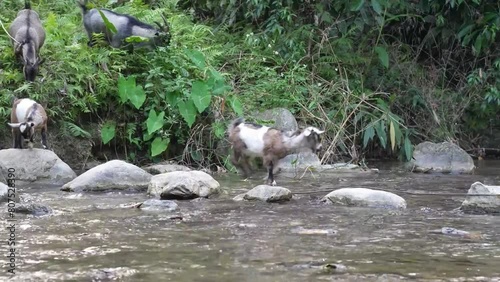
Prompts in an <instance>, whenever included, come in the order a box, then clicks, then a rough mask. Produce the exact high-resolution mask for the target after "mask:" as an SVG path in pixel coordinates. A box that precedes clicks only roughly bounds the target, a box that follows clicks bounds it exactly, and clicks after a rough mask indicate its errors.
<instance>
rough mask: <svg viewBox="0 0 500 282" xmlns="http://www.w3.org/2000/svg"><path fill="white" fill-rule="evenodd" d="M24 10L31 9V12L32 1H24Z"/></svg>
mask: <svg viewBox="0 0 500 282" xmlns="http://www.w3.org/2000/svg"><path fill="white" fill-rule="evenodd" d="M24 9H30V10H31V3H30V0H24Z"/></svg>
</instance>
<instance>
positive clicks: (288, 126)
mask: <svg viewBox="0 0 500 282" xmlns="http://www.w3.org/2000/svg"><path fill="white" fill-rule="evenodd" d="M255 118H256V119H261V120H269V121H274V124H271V125H269V126H273V127H276V128H279V129H281V130H285V131H290V130H297V129H298V128H299V126H298V125H297V121H296V120H295V117H294V116H293V114H292V113H291V112H290V111H289V110H287V109H285V108H274V109H270V110H266V111H264V112H261V113H257V114H255Z"/></svg>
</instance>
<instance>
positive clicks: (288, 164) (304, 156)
mask: <svg viewBox="0 0 500 282" xmlns="http://www.w3.org/2000/svg"><path fill="white" fill-rule="evenodd" d="M277 167H278V168H279V169H280V170H281V171H294V170H296V169H299V170H302V169H307V168H312V169H318V168H321V161H320V159H319V157H318V156H317V155H316V154H314V153H313V152H309V151H305V152H300V153H298V154H290V155H288V156H286V157H284V158H283V159H281V160H279V161H278V165H277Z"/></svg>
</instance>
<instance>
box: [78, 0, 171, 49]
mask: <svg viewBox="0 0 500 282" xmlns="http://www.w3.org/2000/svg"><path fill="white" fill-rule="evenodd" d="M87 2H88V1H87V0H84V1H83V2H81V0H78V4H79V5H80V7H81V8H82V14H83V26H84V27H85V30H86V31H87V35H88V38H89V41H88V45H89V46H92V45H93V44H94V43H93V42H92V41H93V39H92V35H93V34H94V33H96V34H104V35H105V37H106V40H107V42H108V43H109V44H110V45H111V46H112V47H114V48H120V47H122V46H124V45H125V44H126V42H124V40H125V39H126V38H127V37H130V36H140V37H144V38H146V39H147V40H148V41H145V42H140V43H135V44H134V46H135V47H149V48H153V47H154V46H161V45H163V46H168V44H169V42H170V31H169V29H170V28H169V25H168V22H167V19H166V18H165V16H164V15H162V19H163V23H164V25H163V26H162V25H161V24H160V23H158V22H154V23H155V24H156V25H158V28H155V27H153V26H152V25H150V24H147V23H144V22H141V21H139V20H138V19H136V18H134V17H132V16H130V15H125V14H119V13H116V12H113V11H110V10H107V9H96V8H93V9H90V10H89V9H88V8H87ZM99 11H100V12H101V13H102V14H103V15H104V16H105V17H106V19H107V20H108V21H109V22H110V23H111V24H113V25H114V27H115V28H116V33H113V32H111V31H110V30H109V29H108V28H107V27H106V24H105V22H104V19H103V18H102V16H101V14H100V13H99Z"/></svg>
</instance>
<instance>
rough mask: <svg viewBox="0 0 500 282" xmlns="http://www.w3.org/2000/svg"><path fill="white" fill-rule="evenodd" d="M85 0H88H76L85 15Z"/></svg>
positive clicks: (86, 9)
mask: <svg viewBox="0 0 500 282" xmlns="http://www.w3.org/2000/svg"><path fill="white" fill-rule="evenodd" d="M87 1H88V0H77V2H78V5H79V6H80V8H82V12H83V14H84V15H85V14H86V13H87V11H88V8H87Z"/></svg>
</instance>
